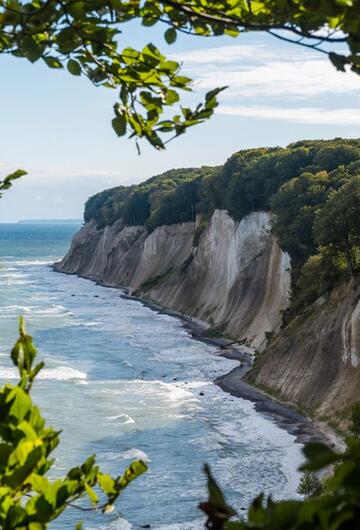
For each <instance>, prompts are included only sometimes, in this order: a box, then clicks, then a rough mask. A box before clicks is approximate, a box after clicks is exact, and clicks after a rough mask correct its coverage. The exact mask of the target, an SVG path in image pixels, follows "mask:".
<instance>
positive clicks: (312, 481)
mask: <svg viewBox="0 0 360 530" xmlns="http://www.w3.org/2000/svg"><path fill="white" fill-rule="evenodd" d="M321 491H322V486H321V482H320V480H319V479H318V477H317V476H316V475H315V473H311V472H310V471H305V473H303V474H302V475H301V478H300V481H299V485H298V487H297V492H298V493H299V494H300V495H304V497H306V498H310V497H317V496H318V495H320V493H321Z"/></svg>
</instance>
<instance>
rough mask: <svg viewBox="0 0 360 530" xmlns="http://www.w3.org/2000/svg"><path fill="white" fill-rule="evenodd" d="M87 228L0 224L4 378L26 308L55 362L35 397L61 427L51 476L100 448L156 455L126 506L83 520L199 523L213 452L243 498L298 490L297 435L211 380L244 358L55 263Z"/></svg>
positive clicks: (99, 524) (217, 467) (113, 457)
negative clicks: (229, 355) (224, 353)
mask: <svg viewBox="0 0 360 530" xmlns="http://www.w3.org/2000/svg"><path fill="white" fill-rule="evenodd" d="M78 228H79V225H76V224H74V225H68V224H66V225H65V224H64V225H59V224H56V225H55V224H54V225H50V224H49V225H46V224H45V225H43V224H37V225H31V224H21V225H20V224H19V225H10V224H9V225H4V224H2V225H1V224H0V286H1V297H0V382H1V383H3V382H8V381H12V382H15V378H16V372H15V370H14V369H13V367H12V365H11V362H10V360H9V356H8V351H9V348H10V347H11V345H12V343H13V342H14V340H15V338H16V333H17V317H18V315H20V314H22V315H24V316H25V317H26V319H27V322H28V328H29V330H30V332H31V333H32V334H33V335H34V337H35V340H36V343H37V345H38V347H39V350H40V352H41V357H42V358H43V359H44V360H45V362H46V368H45V369H44V370H43V371H42V372H41V374H40V377H39V380H38V382H37V384H36V386H35V390H34V397H35V400H36V401H37V402H38V403H39V404H40V406H41V407H42V409H43V412H44V414H45V416H46V418H47V419H48V421H49V422H50V423H51V424H52V425H53V426H54V427H56V428H62V429H63V434H62V443H61V446H60V447H59V448H58V449H57V453H56V457H57V461H56V467H55V469H54V471H53V476H54V477H55V476H60V475H61V474H62V473H63V472H64V471H65V469H66V468H67V466H69V465H72V464H78V463H81V462H82V461H83V460H84V459H85V458H86V457H87V456H88V455H89V454H92V453H93V452H96V453H97V455H98V461H99V462H100V464H101V465H102V466H103V467H104V468H105V469H106V470H108V471H112V472H114V474H115V473H116V472H117V471H121V470H122V469H124V467H125V466H126V465H127V464H129V463H130V462H131V460H132V459H133V458H139V457H140V458H144V459H146V460H148V461H149V472H148V473H147V474H146V475H145V476H143V477H142V478H140V479H139V480H138V481H136V482H135V483H134V484H133V485H132V486H131V487H130V488H129V489H128V490H127V491H126V492H125V494H124V496H123V497H122V499H121V501H120V502H119V503H118V508H119V512H116V513H113V514H110V515H107V516H100V515H97V514H90V515H89V516H88V515H86V520H85V521H84V522H85V528H87V529H95V528H96V529H104V530H105V529H106V530H129V529H131V528H134V529H138V528H141V526H143V525H151V528H152V529H159V530H165V529H166V530H192V529H201V528H202V523H203V519H202V516H201V513H200V512H199V511H198V509H197V504H198V503H199V501H200V500H204V499H205V498H206V491H205V480H204V476H203V473H202V466H203V463H204V462H208V463H210V464H211V465H212V467H213V469H214V472H215V474H216V476H217V477H218V479H219V481H220V482H221V484H222V485H223V487H224V489H225V491H226V493H227V496H228V499H229V501H230V502H231V503H232V504H233V505H234V506H235V507H236V508H238V509H240V508H242V507H245V506H246V505H247V503H248V502H249V500H250V499H251V498H252V497H253V496H254V495H255V494H257V493H259V491H261V490H263V491H265V492H266V493H272V494H273V495H274V496H275V497H289V496H294V495H295V491H296V485H297V481H298V474H297V472H296V468H297V466H298V465H299V463H300V460H301V456H300V449H301V448H300V446H299V445H297V444H295V442H294V437H293V436H291V435H290V434H288V433H286V432H285V431H283V430H281V429H280V428H278V427H277V426H276V425H275V424H274V423H273V422H272V421H271V420H269V419H266V418H264V417H263V416H261V415H260V414H258V413H257V412H255V410H254V407H253V405H252V404H251V403H250V402H248V401H245V400H242V399H237V398H233V397H232V396H230V395H228V394H225V393H224V392H223V391H222V390H221V389H219V388H218V387H216V386H215V385H214V384H213V383H212V381H213V380H214V379H215V378H216V377H217V376H218V375H220V374H223V373H226V372H228V371H230V370H231V369H232V368H233V367H234V366H235V364H236V363H235V362H234V361H229V360H226V359H223V358H221V357H219V355H218V351H217V349H216V348H215V347H213V346H210V345H205V344H203V343H201V342H198V341H195V340H193V339H192V338H191V337H190V336H189V335H188V333H187V332H186V331H185V330H184V328H183V327H182V325H181V322H179V321H178V320H177V319H175V318H173V317H171V316H168V315H163V314H158V313H156V312H154V311H152V310H151V309H149V308H147V307H144V306H143V305H142V304H140V303H138V302H134V301H130V300H124V299H122V298H121V297H120V294H121V292H120V291H119V290H116V289H107V288H104V287H101V286H98V285H95V284H94V283H92V282H90V281H88V280H84V279H80V278H77V277H75V276H67V275H63V274H59V273H55V272H53V271H52V270H51V269H50V267H49V264H50V263H52V262H53V261H55V260H57V259H58V258H60V257H61V256H63V255H64V253H65V252H66V250H67V248H68V246H69V243H70V239H71V237H72V235H73V234H74V233H75V231H76V230H77V229H78ZM200 392H201V393H204V395H203V396H201V395H200ZM81 516H82V514H81V513H79V512H78V511H76V510H74V509H70V510H69V511H68V513H65V514H64V515H63V516H62V517H61V519H60V520H58V521H57V522H56V523H54V525H53V528H54V529H55V528H56V529H59V530H63V529H66V528H74V525H75V522H76V521H78V520H79V519H81Z"/></svg>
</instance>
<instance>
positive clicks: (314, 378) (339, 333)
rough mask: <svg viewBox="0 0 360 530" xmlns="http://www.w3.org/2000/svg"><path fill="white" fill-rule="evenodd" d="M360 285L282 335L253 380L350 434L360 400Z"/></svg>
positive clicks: (322, 302)
mask: <svg viewBox="0 0 360 530" xmlns="http://www.w3.org/2000/svg"><path fill="white" fill-rule="evenodd" d="M359 352H360V283H359V281H358V280H352V281H350V282H348V283H346V284H344V285H342V286H339V287H338V288H336V289H334V290H333V292H332V293H331V294H329V295H328V296H327V297H322V298H320V299H319V300H318V301H317V302H316V303H315V304H313V305H312V306H310V307H308V308H307V309H306V311H304V312H303V313H302V314H301V315H299V316H298V317H297V318H295V319H294V320H293V321H292V322H291V323H290V324H289V325H288V326H286V327H285V329H283V330H282V331H281V333H280V334H278V335H277V336H276V337H275V338H274V339H273V340H272V342H271V343H270V344H269V346H268V347H267V348H266V350H265V352H263V354H261V355H259V356H258V358H257V361H256V363H255V366H254V368H253V369H252V370H251V372H250V373H249V374H248V375H247V377H246V379H247V381H248V382H250V383H252V384H255V385H256V386H258V387H260V388H262V389H263V390H265V391H268V392H270V393H271V394H272V395H273V396H276V397H277V398H280V399H282V400H285V401H287V402H288V403H290V404H292V405H295V406H297V407H298V408H300V409H301V410H302V411H303V412H304V413H307V414H308V415H311V416H312V417H313V418H315V419H317V420H320V421H326V422H327V423H330V424H331V425H333V426H335V427H337V428H340V429H342V430H346V429H347V428H348V427H349V417H350V414H351V407H352V405H353V404H354V403H355V402H357V401H359V400H360V357H359Z"/></svg>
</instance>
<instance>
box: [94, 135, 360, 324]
mask: <svg viewBox="0 0 360 530" xmlns="http://www.w3.org/2000/svg"><path fill="white" fill-rule="evenodd" d="M215 209H223V210H227V211H228V213H229V214H230V215H231V216H232V217H233V218H234V219H235V220H238V221H240V220H241V219H242V218H243V217H245V216H246V215H247V214H249V213H250V212H252V211H256V210H266V211H269V210H270V211H271V212H272V214H273V225H272V231H273V233H274V235H275V236H276V237H277V238H278V240H279V242H280V245H281V247H282V248H283V250H286V251H287V252H289V254H290V256H291V261H292V279H293V296H292V304H291V307H290V310H289V313H290V315H292V314H294V312H295V313H296V312H298V311H299V310H301V309H302V308H303V307H305V306H306V305H308V304H309V303H311V302H313V301H314V300H316V298H317V297H319V296H321V295H322V294H323V293H325V292H326V291H329V290H330V289H331V288H333V287H334V286H335V285H336V284H337V283H339V282H340V281H342V280H345V279H347V278H349V277H351V276H353V275H356V274H357V273H358V272H359V271H360V140H347V139H342V138H336V139H334V140H309V141H306V140H304V141H299V142H296V143H293V144H290V145H289V146H287V147H286V148H282V147H271V148H257V149H246V150H241V151H238V152H237V153H235V154H234V155H232V156H231V157H230V158H229V159H228V160H227V161H226V163H225V164H224V165H223V166H218V167H207V166H203V167H200V168H185V169H172V170H169V171H167V172H165V173H163V174H161V175H158V176H155V177H152V178H150V179H148V180H146V181H145V182H142V183H141V184H138V185H133V186H118V187H116V188H111V189H109V190H105V191H103V192H100V193H98V194H96V195H94V196H92V197H90V198H89V199H88V201H87V202H86V205H85V213H84V220H85V222H89V221H90V220H92V219H94V220H95V221H96V223H97V226H98V228H99V229H101V228H104V227H105V226H107V225H112V224H113V223H114V222H116V221H119V220H121V222H122V223H123V224H125V225H145V226H146V227H147V229H148V231H149V232H151V231H153V230H154V229H155V228H156V227H158V226H161V225H169V224H175V223H184V222H194V221H195V220H196V216H200V217H199V218H200V219H201V221H200V223H199V226H198V230H197V233H196V236H197V237H196V239H197V240H198V238H199V235H200V234H201V230H202V229H203V228H205V227H206V223H207V221H208V219H209V218H210V216H211V215H212V213H213V212H214V210H215ZM199 218H198V219H199ZM196 244H197V243H196V240H195V241H194V246H196Z"/></svg>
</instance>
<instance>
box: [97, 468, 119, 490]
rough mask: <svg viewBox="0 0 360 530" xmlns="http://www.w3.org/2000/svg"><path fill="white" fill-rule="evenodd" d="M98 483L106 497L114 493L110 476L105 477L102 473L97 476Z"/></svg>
mask: <svg viewBox="0 0 360 530" xmlns="http://www.w3.org/2000/svg"><path fill="white" fill-rule="evenodd" d="M98 482H99V486H100V488H101V489H102V490H103V492H104V493H105V494H106V495H112V494H114V493H116V490H115V480H114V479H113V478H112V477H111V476H110V475H105V474H104V473H99V474H98Z"/></svg>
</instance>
